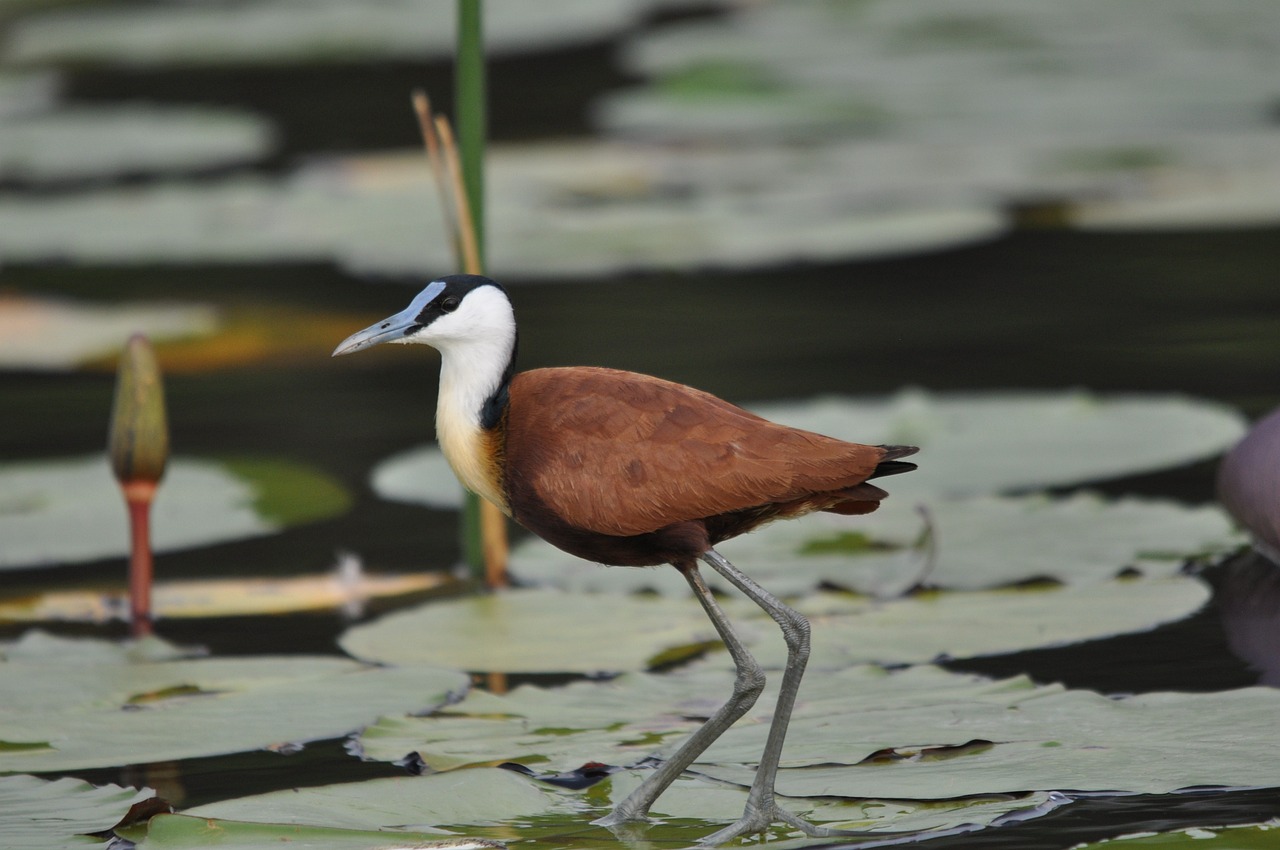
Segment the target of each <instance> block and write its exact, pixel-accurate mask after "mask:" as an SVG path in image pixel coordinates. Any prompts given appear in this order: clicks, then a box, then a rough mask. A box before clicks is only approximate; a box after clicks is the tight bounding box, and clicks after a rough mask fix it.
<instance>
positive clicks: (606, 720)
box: [360, 664, 1280, 815]
mask: <svg viewBox="0 0 1280 850" xmlns="http://www.w3.org/2000/svg"><path fill="white" fill-rule="evenodd" d="M731 682H732V676H731V674H729V673H728V672H727V671H723V670H716V669H715V668H714V667H713V666H711V665H707V664H702V665H697V666H695V667H694V668H691V669H689V670H683V671H679V672H676V673H670V674H664V675H661V676H653V675H638V674H632V675H627V676H622V677H619V678H618V679H615V680H612V681H608V682H577V683H574V684H572V685H569V686H565V687H562V688H558V689H546V690H545V691H544V692H541V693H540V692H538V691H537V689H533V688H528V687H524V688H517V689H515V690H514V691H512V692H511V693H510V694H508V695H505V696H499V695H493V694H488V695H481V694H474V693H473V694H471V695H469V696H468V698H467V699H465V700H463V701H462V702H461V703H459V704H457V705H454V706H449V707H448V708H447V709H446V710H444V711H441V712H437V713H436V714H434V715H431V716H426V717H416V718H394V719H392V718H388V719H384V720H383V721H380V722H379V723H378V724H377V725H375V726H373V727H370V728H369V729H368V730H366V732H365V733H364V734H363V735H362V736H361V738H360V741H361V745H362V747H363V751H364V753H365V755H366V756H367V757H383V758H396V759H398V758H401V757H403V756H404V755H405V754H407V753H410V752H420V753H422V754H423V755H424V757H426V758H428V759H429V758H430V757H431V756H432V754H437V755H444V756H452V757H459V756H462V755H463V754H465V758H466V759H469V760H471V762H472V763H484V762H486V761H497V760H503V759H509V760H519V761H523V762H525V763H528V764H531V765H534V766H535V767H536V768H537V769H538V770H548V771H557V770H565V769H571V768H573V767H576V766H578V764H580V763H581V762H578V763H577V764H575V762H574V760H575V759H580V758H581V757H582V755H583V754H584V753H585V754H587V755H588V756H589V757H590V760H591V761H599V762H604V763H611V764H621V765H624V766H625V765H626V764H628V763H629V764H635V763H637V762H638V761H639V760H640V758H643V757H644V756H642V755H641V753H642V752H643V751H644V749H645V746H644V744H643V743H641V744H637V743H636V742H647V744H648V748H649V753H646V754H645V755H653V754H656V755H659V756H665V755H669V754H670V753H671V752H672V751H673V750H674V748H675V747H677V746H678V745H679V744H680V743H681V742H682V740H683V735H679V734H675V733H676V732H677V731H679V730H681V729H683V731H684V732H690V731H692V729H693V728H694V727H696V726H697V724H698V723H700V722H701V720H702V719H704V718H706V717H707V716H709V714H710V713H711V712H712V711H713V710H714V709H715V708H716V707H717V706H718V705H719V704H720V703H721V702H723V701H724V700H725V699H726V698H727V696H728V694H729V692H730V690H731ZM776 696H777V691H776V686H770V687H768V688H766V691H765V693H764V694H763V695H762V697H761V699H760V701H759V702H758V703H757V704H756V706H755V707H754V708H752V709H751V710H750V711H749V712H748V714H747V716H746V717H745V718H744V719H743V720H741V721H739V723H737V724H736V725H735V726H733V727H732V728H731V729H730V730H729V731H728V732H726V733H725V734H724V735H723V736H722V737H721V738H720V739H719V740H718V741H717V742H716V743H714V744H713V745H712V746H711V748H710V749H708V750H707V751H706V753H704V754H703V756H702V757H700V758H699V760H698V762H697V764H696V765H695V767H694V772H696V773H699V774H704V775H706V776H709V777H711V778H713V779H717V780H723V781H728V782H731V783H734V784H738V785H741V786H744V787H745V786H746V785H749V784H750V781H751V778H752V776H753V773H754V766H755V764H756V762H757V761H758V759H759V756H760V752H761V751H762V749H763V747H764V743H765V736H766V734H767V730H768V725H769V719H770V716H771V714H772V708H773V701H774V700H775V699H776ZM597 701H598V702H597ZM1277 709H1280V692H1277V691H1275V690H1272V689H1268V688H1246V689H1241V690H1235V691H1227V692H1222V693H1208V694H1181V693H1154V694H1144V695H1139V696H1133V697H1123V698H1109V697H1104V696H1101V695H1099V694H1096V693H1093V692H1089V691H1072V690H1067V689H1065V688H1063V687H1061V686H1059V685H1036V684H1034V683H1032V682H1031V681H1030V680H1028V679H1026V678H1025V677H1016V678H1012V679H1006V680H1002V681H992V680H989V679H985V678H982V677H979V676H972V675H962V674H954V673H948V672H946V671H943V670H941V669H938V668H935V667H927V666H919V667H910V668H906V669H903V670H898V671H893V672H889V671H886V670H884V669H883V668H880V667H872V666H866V665H863V666H856V667H848V668H845V669H842V670H839V671H834V672H832V673H830V674H825V675H821V676H809V677H807V678H806V679H805V681H804V683H803V684H802V686H801V691H800V696H799V699H798V701H797V704H796V710H795V714H794V716H793V719H792V723H791V728H790V733H789V734H788V737H787V745H786V747H785V748H784V750H783V760H782V771H781V773H780V776H779V789H780V791H781V793H783V794H786V795H789V796H793V797H805V798H809V797H821V798H830V797H842V798H868V799H881V800H883V799H914V800H942V799H948V800H950V799H958V798H962V797H967V796H970V795H979V796H991V795H995V794H1015V795H1016V794H1020V793H1024V792H1028V791H1045V792H1048V791H1072V790H1088V791H1129V792H1140V793H1166V792H1169V791H1173V790H1177V789H1180V788H1188V787H1193V786H1254V785H1257V786H1275V785H1280V759H1277V758H1276V757H1275V756H1277V755H1280V731H1278V730H1277V729H1276V728H1275V724H1274V723H1272V722H1271V718H1272V717H1274V712H1275V711H1276V710H1277ZM1206 717H1213V718H1214V722H1212V723H1207V722H1206V721H1205V718H1206ZM1219 718H1221V720H1222V721H1223V722H1222V723H1220V722H1218V721H1219ZM486 721H487V722H489V723H490V724H491V727H492V728H494V729H495V730H498V729H501V728H503V726H504V725H505V726H508V727H512V728H514V727H517V726H519V725H520V724H523V727H524V730H525V732H524V737H523V738H521V737H519V736H518V735H512V734H499V735H497V736H495V737H493V738H486V737H485V736H484V735H483V733H482V731H481V730H482V727H483V724H484V722H486ZM454 732H457V737H455V738H451V737H450V736H451V735H453V733H454ZM608 733H612V734H613V742H612V743H609V741H608ZM415 736H417V737H416V738H415ZM557 736H558V737H560V738H563V739H572V738H575V737H579V736H581V737H580V743H581V748H580V749H575V745H573V744H571V743H562V744H557V743H556V742H555V741H554V740H553V739H554V738H555V737H557ZM592 747H596V749H595V751H594V752H592ZM459 760H462V759H461V758H460V759H459ZM464 772H465V771H464ZM668 805H674V806H675V807H676V808H673V809H670V810H664V811H668V813H670V814H672V815H678V814H680V813H682V812H681V810H680V809H679V804H678V803H676V804H668Z"/></svg>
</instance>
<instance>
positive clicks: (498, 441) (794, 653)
mask: <svg viewBox="0 0 1280 850" xmlns="http://www.w3.org/2000/svg"><path fill="white" fill-rule="evenodd" d="M517 337H518V334H517V329H516V321H515V311H514V308H513V307H512V303H511V299H510V297H509V296H508V293H507V291H506V289H505V288H504V287H503V286H502V285H501V284H499V283H497V282H496V281H494V280H492V279H490V278H488V277H484V276H481V275H471V274H455V275H448V276H445V277H441V278H439V279H437V280H433V281H431V282H430V283H429V284H428V285H427V286H426V288H425V289H423V290H422V291H421V292H419V293H418V294H417V296H416V297H414V298H413V300H412V301H411V302H410V303H409V306H408V307H406V308H405V309H403V310H401V311H400V312H398V313H396V314H394V315H392V316H389V317H388V318H386V319H383V320H382V321H380V322H377V323H375V324H373V325H371V326H369V327H367V328H365V329H364V330H361V331H358V332H356V333H354V334H352V335H351V336H349V337H348V338H347V339H345V340H344V341H343V342H342V343H341V344H339V345H338V347H337V348H336V349H335V350H334V352H333V356H335V357H336V356H339V355H345V354H351V353H353V352H356V351H361V350H363V349H366V348H370V347H372V346H375V345H379V344H382V343H421V344H426V345H429V346H431V347H433V348H435V349H436V350H437V351H438V352H439V354H440V383H439V391H438V395H437V403H436V437H437V440H438V441H439V444H440V447H441V450H442V452H443V454H444V456H445V458H446V459H447V461H448V462H449V465H450V467H451V468H452V469H453V471H454V473H455V475H456V476H457V478H458V480H459V481H460V482H461V483H462V485H463V486H464V487H466V488H467V489H468V490H470V491H472V492H474V493H476V494H478V495H479V496H481V497H482V498H484V499H487V500H488V501H490V502H492V503H493V504H494V505H496V506H497V507H498V508H500V509H501V510H502V511H503V512H504V513H505V514H506V515H508V516H509V517H511V518H512V519H513V520H515V522H517V523H518V524H520V525H521V526H523V527H524V528H525V529H527V530H528V531H530V532H532V533H533V534H535V535H537V536H539V537H541V538H543V539H544V540H546V541H547V542H549V543H551V544H552V545H554V546H556V547H558V548H559V549H562V550H563V551H565V552H568V553H569V554H571V555H576V556H577V557H579V558H583V559H585V560H588V561H592V562H595V563H599V564H603V565H606V566H618V567H647V566H659V565H664V564H669V565H671V566H672V567H674V568H675V569H676V570H678V571H679V572H680V573H681V574H682V575H683V576H684V578H685V580H686V581H687V582H688V584H689V586H690V588H691V589H692V592H693V594H694V596H695V597H696V598H697V600H698V602H699V603H700V604H701V606H702V608H703V609H704V611H705V612H706V614H707V616H708V617H709V618H710V620H711V622H712V624H713V626H714V627H715V629H716V631H717V633H718V634H719V635H720V638H721V640H722V641H723V643H724V645H725V647H726V649H727V650H728V652H729V653H730V655H731V657H732V659H733V661H734V665H735V668H736V672H735V679H734V685H733V691H732V694H731V695H730V697H729V699H728V700H727V701H726V702H725V703H724V705H723V706H721V707H720V708H719V709H718V710H717V711H716V712H714V713H713V714H712V715H711V717H710V718H708V719H707V720H706V721H705V722H704V723H703V725H702V726H700V727H699V728H698V729H697V730H695V731H694V732H693V734H692V735H691V736H690V737H689V738H688V739H687V740H686V741H685V742H684V743H682V744H681V746H680V747H679V748H678V749H677V750H676V751H675V752H674V753H673V754H672V755H671V756H670V757H669V758H667V759H666V760H664V761H662V762H661V763H660V764H659V766H658V767H656V768H655V769H654V770H653V772H652V773H650V774H649V775H648V776H647V777H646V778H645V780H644V781H643V782H642V783H641V784H640V785H639V786H638V787H637V788H636V789H635V790H634V791H633V792H632V793H631V794H630V795H628V796H627V797H626V798H625V799H623V800H622V801H621V802H619V803H618V804H617V805H615V806H614V808H613V810H612V811H611V812H610V813H609V814H607V815H606V816H604V817H602V818H600V819H598V820H597V821H595V823H598V824H602V825H604V826H608V827H612V828H618V827H622V826H624V825H626V824H630V823H633V822H644V821H647V820H648V816H649V810H650V807H651V806H652V805H653V804H654V802H655V801H656V800H657V799H658V797H659V796H660V795H661V794H662V793H663V792H664V791H665V790H666V789H667V788H668V787H669V786H670V785H671V783H672V782H673V781H675V779H676V778H677V777H679V776H680V775H681V774H682V773H683V772H684V770H685V769H686V768H687V767H688V766H689V765H690V764H692V763H693V762H694V760H695V759H696V758H697V757H698V756H699V755H700V754H701V753H702V752H703V751H704V750H705V749H706V748H707V747H708V746H710V744H711V743H712V742H713V741H715V740H716V739H717V738H718V737H719V736H720V735H721V734H722V733H723V732H724V731H725V730H726V729H728V728H729V727H730V726H731V725H732V724H733V723H734V722H735V721H737V720H738V719H739V718H741V717H742V716H743V715H744V714H745V713H746V712H747V711H749V710H750V709H751V707H752V706H753V705H754V704H755V702H756V699H757V698H758V697H759V695H760V693H761V691H762V690H763V688H764V684H765V675H764V671H763V669H762V668H761V666H760V665H759V664H758V663H757V662H756V660H755V659H754V658H753V657H752V655H751V653H750V652H749V651H748V650H747V648H746V646H745V645H744V644H743V642H742V640H741V639H740V638H739V637H738V635H737V633H736V632H735V631H734V629H733V626H732V625H731V624H730V622H729V619H728V617H727V616H726V615H725V612H724V611H723V609H722V608H721V607H720V605H719V603H718V602H717V600H716V598H715V596H714V595H713V594H712V592H711V590H710V589H709V588H708V586H707V584H706V582H705V579H704V577H703V576H702V574H701V573H700V572H699V562H702V563H705V564H706V565H708V566H710V567H711V568H712V569H713V570H715V571H716V572H717V573H719V574H720V575H722V576H723V577H724V578H725V579H726V580H727V581H728V582H729V583H730V584H732V585H733V586H735V587H736V588H738V590H740V591H741V592H742V593H743V594H744V595H746V596H747V597H748V598H749V599H751V600H752V601H753V602H754V603H755V604H756V605H758V606H759V607H760V608H762V609H763V610H764V611H765V612H766V613H767V614H768V615H769V616H770V617H771V618H772V619H773V620H774V621H775V622H776V623H777V624H778V626H779V628H780V629H781V631H782V634H783V638H784V640H785V641H786V645H787V662H786V667H785V668H784V671H783V674H782V679H781V682H780V686H779V696H778V700H777V704H776V706H775V709H774V713H773V718H772V720H771V725H770V728H769V732H768V735H767V738H766V743H765V747H764V750H763V752H762V754H761V757H760V761H759V765H758V767H757V770H756V774H755V779H754V781H753V783H752V786H751V789H750V791H749V793H748V797H747V803H746V806H745V807H744V810H743V813H742V816H741V817H740V818H739V819H738V820H737V821H735V822H734V823H732V824H730V825H729V826H727V827H725V828H723V829H721V830H718V831H717V832H715V833H713V834H711V835H709V836H707V837H706V838H704V839H702V843H703V844H704V845H709V846H710V845H717V844H723V843H725V842H728V841H730V840H733V839H735V838H738V837H740V836H745V835H750V834H754V833H758V832H762V831H765V830H767V829H769V828H770V827H771V826H772V825H773V824H774V823H777V822H782V823H786V824H789V825H791V826H792V827H794V828H796V829H799V830H801V831H803V832H804V833H806V834H808V835H815V836H826V835H844V834H850V833H845V832H842V831H839V830H835V829H830V828H827V827H821V826H817V825H815V824H812V823H809V822H808V821H806V820H804V819H802V818H800V817H799V816H797V815H795V814H794V813H792V812H790V811H788V810H786V809H784V808H783V807H782V806H780V805H779V804H778V803H777V802H776V800H775V794H774V784H775V780H776V776H777V770H778V762H779V759H780V758H781V753H782V746H783V741H784V738H785V735H786V731H787V726H788V724H789V722H790V717H791V711H792V707H793V705H794V703H795V699H796V693H797V691H798V689H799V686H800V681H801V677H802V676H803V675H804V668H805V665H806V663H807V662H808V656H809V643H810V630H809V623H808V621H807V620H806V619H805V618H804V617H803V616H801V615H800V614H799V613H798V612H796V611H795V610H793V609H792V608H790V607H789V606H787V605H785V604H784V603H783V602H782V601H781V600H779V599H778V598H777V597H775V596H774V595H773V594H771V593H770V592H768V591H767V590H765V589H764V588H763V587H761V586H760V585H758V584H757V583H756V582H755V581H754V580H753V579H751V578H750V577H749V576H748V575H747V574H746V573H744V572H742V571H741V570H740V569H738V568H737V567H736V566H735V565H734V564H732V563H731V562H730V561H729V560H728V559H726V558H725V557H724V556H723V555H721V554H720V553H719V551H717V549H716V548H715V547H716V546H717V545H719V544H720V543H721V542H723V541H725V540H728V539H729V538H732V537H736V536H738V535H740V534H744V533H746V532H749V531H751V530H752V529H754V528H756V527H758V526H760V525H762V524H764V523H767V522H770V521H772V520H776V519H790V518H793V517H799V516H803V515H804V514H808V513H811V512H814V511H827V512H832V513H836V514H846V515H857V514H866V513H870V512H871V511H874V510H875V509H876V508H877V507H878V506H879V504H880V500H881V499H883V498H885V497H886V496H887V493H886V492H885V491H884V490H882V489H880V487H878V486H876V485H875V484H872V483H870V481H871V480H872V479H876V478H883V477H885V476H889V475H895V474H898V473H903V472H908V471H910V470H912V469H915V468H916V465H915V464H914V463H909V462H905V461H902V460H900V458H903V457H907V456H909V455H912V454H914V453H915V452H916V451H917V449H916V448H915V447H914V446H893V445H862V444H859V443H851V442H845V441H843V440H837V439H834V438H832V437H827V436H823V435H820V434H815V433H812V432H808V431H803V430H799V429H795V428H790V427H787V426H784V425H780V424H777V423H774V422H771V421H769V420H767V419H764V418H762V417H760V416H757V415H755V414H753V413H750V412H748V411H746V410H744V409H742V408H740V407H738V406H736V405H733V404H731V403H729V402H727V401H724V400H722V399H720V398H718V397H716V396H714V395H711V394H709V393H706V392H703V391H701V390H697V389H694V388H692V387H688V386H685V385H683V384H679V383H674V382H671V381H667V380H664V379H661V378H657V377H652V376H649V375H643V374H638V373H635V372H627V371H621V370H617V369H609V368H603V367H591V366H570V367H551V368H539V369H531V370H527V371H516V366H515V362H516V351H517Z"/></svg>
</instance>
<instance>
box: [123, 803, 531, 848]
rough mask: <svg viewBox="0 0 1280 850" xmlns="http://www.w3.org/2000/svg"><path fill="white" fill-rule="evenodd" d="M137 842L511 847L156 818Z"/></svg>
mask: <svg viewBox="0 0 1280 850" xmlns="http://www.w3.org/2000/svg"><path fill="white" fill-rule="evenodd" d="M299 790H300V792H305V789H299ZM134 837H135V838H136V839H137V840H138V847H139V848H141V850H204V848H206V847H220V848H223V850H262V848H264V847H279V846H283V847H290V846H292V847H305V848H307V850H490V849H491V848H501V847H505V846H506V845H504V844H502V843H500V842H496V841H485V840H483V839H467V838H443V839H442V838H441V837H440V834H439V833H424V832H403V831H400V830H396V831H391V830H356V829H335V828H333V827H325V826H294V825H285V824H269V823H240V822H237V821H233V820H221V819H213V818H197V817H190V816H187V815H159V816H157V817H154V818H152V819H151V820H150V821H149V822H148V823H147V830H146V833H145V837H142V836H134Z"/></svg>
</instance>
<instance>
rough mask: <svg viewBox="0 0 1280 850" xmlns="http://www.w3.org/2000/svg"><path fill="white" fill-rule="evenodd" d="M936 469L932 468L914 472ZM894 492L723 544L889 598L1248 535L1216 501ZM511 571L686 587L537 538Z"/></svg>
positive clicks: (730, 553) (1157, 556)
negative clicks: (853, 509)
mask: <svg viewBox="0 0 1280 850" xmlns="http://www.w3.org/2000/svg"><path fill="white" fill-rule="evenodd" d="M927 473H928V469H927V468H924V467H922V468H921V470H920V471H919V472H918V473H912V474H913V475H914V474H919V475H922V476H923V475H926V474H927ZM900 480H902V479H894V480H892V481H890V482H887V483H886V485H885V486H886V487H893V486H894V485H896V484H897V482H898V481H900ZM893 495H894V497H893V498H890V499H888V500H886V501H885V502H884V504H883V505H882V507H881V508H880V510H879V511H877V512H876V513H875V514H874V515H872V516H869V517H859V518H857V519H850V518H848V517H837V516H833V515H830V514H814V515H811V516H808V517H805V518H803V519H801V520H798V521H795V522H776V523H772V524H770V525H766V526H764V527H763V528H760V529H757V530H756V531H754V532H752V533H751V534H749V535H745V536H743V537H740V538H736V539H734V540H731V541H728V542H726V543H724V544H723V545H722V546H721V547H719V548H720V551H721V552H723V553H724V555H725V557H727V558H729V559H730V560H732V561H733V562H734V563H735V564H737V565H738V566H740V567H742V568H743V569H746V570H748V571H750V573H751V575H752V577H753V578H755V579H756V580H757V581H758V582H760V583H761V584H762V585H764V586H765V587H767V588H768V589H769V590H771V591H773V592H774V593H779V594H783V595H795V594H801V593H807V592H808V591H810V590H813V589H815V588H817V587H820V586H831V587H840V588H846V589H849V590H854V591H857V592H859V593H867V594H871V595H874V596H879V597H891V596H894V595H896V594H897V593H900V592H902V591H905V590H907V589H910V588H911V587H912V586H914V585H916V584H917V583H919V582H925V583H927V584H928V585H929V586H932V587H942V588H954V589H961V590H975V589H981V588H991V587H1001V586H1005V585H1011V584H1017V583H1023V582H1028V581H1034V580H1039V579H1051V580H1054V581H1059V582H1064V583H1083V582H1098V581H1105V580H1107V579H1110V578H1113V577H1115V576H1116V575H1117V574H1120V573H1122V572H1126V573H1129V572H1132V571H1134V570H1137V571H1139V572H1140V573H1141V574H1143V575H1146V576H1153V577H1158V576H1171V575H1175V574H1177V572H1178V571H1179V569H1180V568H1181V567H1182V565H1183V564H1184V562H1185V561H1186V560H1187V559H1188V558H1191V557H1194V556H1200V555H1204V554H1210V553H1221V552H1226V551H1230V550H1232V549H1235V548H1237V547H1239V546H1240V545H1241V544H1242V543H1243V542H1244V538H1243V537H1242V535H1241V534H1240V533H1238V532H1237V531H1236V530H1235V529H1234V528H1233V526H1232V523H1231V520H1230V518H1229V517H1227V515H1226V514H1225V513H1224V512H1223V511H1222V510H1221V509H1220V508H1218V507H1217V506H1213V505H1206V506H1201V507H1195V508H1190V507H1186V506H1183V505H1180V504H1177V503H1175V502H1169V501H1159V500H1150V499H1136V498H1135V499H1118V500H1114V501H1111V500H1106V499H1103V498H1101V497H1099V496H1097V495H1094V494H1090V493H1075V494H1072V495H1069V496H1065V497H1063V498H1059V499H1052V498H1048V497H1046V496H1023V497H1003V496H982V497H974V498H965V499H933V500H930V501H929V502H928V503H927V507H926V508H925V509H924V510H923V511H921V510H920V508H919V506H918V505H917V504H915V503H913V502H912V501H911V498H910V496H907V497H906V498H897V494H896V493H895V494H893ZM511 572H512V574H513V575H514V576H515V577H516V578H517V579H518V580H519V581H521V582H524V583H530V584H538V585H550V586H553V587H561V588H566V589H572V590H585V591H612V592H616V593H621V592H628V591H635V590H653V591H657V592H659V593H664V594H676V595H685V594H687V593H688V585H687V584H686V583H685V581H684V580H683V579H682V578H680V576H679V575H676V574H675V573H674V571H672V570H623V569H608V570H606V569H601V568H600V567H599V566H597V565H595V564H590V563H587V562H585V561H582V560H580V559H578V558H574V557H573V556H571V555H568V554H566V553H564V552H561V551H560V550H559V549H556V548H555V547H553V546H551V545H550V544H549V543H545V542H543V541H541V540H538V539H536V538H530V539H527V540H524V541H522V542H521V543H520V544H519V545H517V546H516V547H515V548H514V550H513V551H512V555H511ZM706 573H707V580H708V582H709V583H710V584H711V585H712V586H713V587H715V588H716V589H718V590H723V591H728V590H729V584H728V582H725V581H724V580H723V579H721V578H720V577H719V576H718V575H717V574H715V573H713V572H712V571H710V570H707V571H706Z"/></svg>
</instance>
